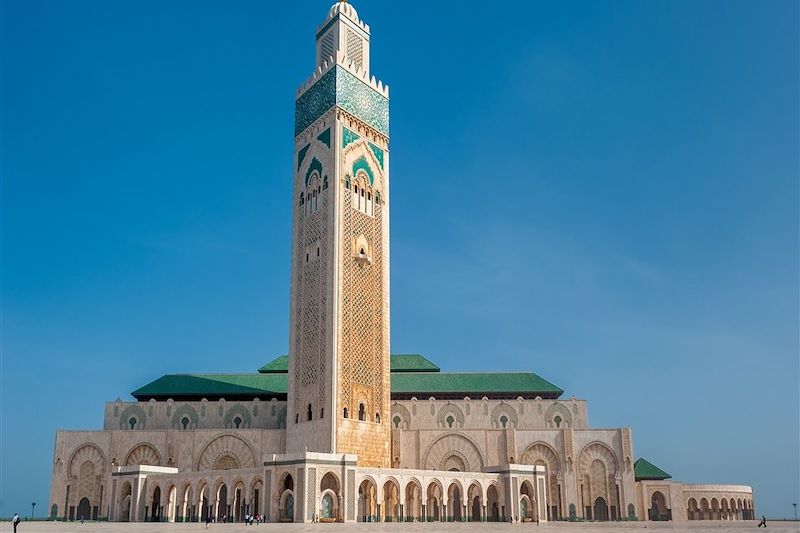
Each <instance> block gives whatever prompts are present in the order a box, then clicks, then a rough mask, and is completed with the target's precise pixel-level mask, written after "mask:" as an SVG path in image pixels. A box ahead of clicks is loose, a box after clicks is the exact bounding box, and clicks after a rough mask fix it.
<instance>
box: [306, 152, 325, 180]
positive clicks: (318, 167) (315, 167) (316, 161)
mask: <svg viewBox="0 0 800 533" xmlns="http://www.w3.org/2000/svg"><path fill="white" fill-rule="evenodd" d="M315 170H316V171H317V172H319V175H320V176H322V163H320V162H319V159H317V158H316V157H315V158H314V159H312V160H311V164H310V165H308V170H306V186H308V180H309V179H310V178H311V173H312V172H314V171H315Z"/></svg>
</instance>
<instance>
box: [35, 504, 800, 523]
mask: <svg viewBox="0 0 800 533" xmlns="http://www.w3.org/2000/svg"><path fill="white" fill-rule="evenodd" d="M34 509H36V502H33V503H32V504H31V520H33V510H34ZM795 514H797V513H795Z"/></svg>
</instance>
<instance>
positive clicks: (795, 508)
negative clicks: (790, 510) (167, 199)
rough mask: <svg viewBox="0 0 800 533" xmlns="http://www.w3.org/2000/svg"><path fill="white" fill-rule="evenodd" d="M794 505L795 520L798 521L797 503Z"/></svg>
mask: <svg viewBox="0 0 800 533" xmlns="http://www.w3.org/2000/svg"><path fill="white" fill-rule="evenodd" d="M792 507H794V521H795V522H797V504H796V503H793V504H792Z"/></svg>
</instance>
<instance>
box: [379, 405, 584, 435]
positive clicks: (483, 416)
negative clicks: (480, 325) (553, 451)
mask: <svg viewBox="0 0 800 533" xmlns="http://www.w3.org/2000/svg"><path fill="white" fill-rule="evenodd" d="M396 417H397V418H399V427H400V429H442V428H451V429H503V421H502V419H503V417H505V424H506V427H509V428H518V429H545V428H548V429H560V428H575V429H586V428H588V427H589V416H588V409H587V403H586V401H585V400H578V399H574V398H573V399H570V400H541V399H539V400H526V399H523V398H518V399H516V400H489V399H486V398H483V399H481V398H478V399H472V398H464V399H463V400H437V399H435V398H419V399H416V400H415V399H411V400H393V401H392V427H395V426H396V425H397V424H398V420H397V419H396ZM556 417H558V420H557V419H556Z"/></svg>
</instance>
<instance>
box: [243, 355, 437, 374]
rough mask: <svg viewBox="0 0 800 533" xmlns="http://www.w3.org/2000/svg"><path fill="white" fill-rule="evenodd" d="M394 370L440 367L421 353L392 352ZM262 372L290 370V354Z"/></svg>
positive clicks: (260, 370)
mask: <svg viewBox="0 0 800 533" xmlns="http://www.w3.org/2000/svg"><path fill="white" fill-rule="evenodd" d="M390 364H391V368H392V372H439V370H440V369H439V367H438V366H436V365H435V364H433V363H432V362H431V361H430V360H429V359H428V358H426V357H424V356H422V355H420V354H392V356H391V363H390ZM258 371H259V372H260V373H261V374H281V373H283V374H285V373H287V372H289V356H288V355H281V356H279V357H276V358H275V359H273V360H272V361H270V362H269V363H267V364H266V365H264V366H262V367H261V368H259V369H258Z"/></svg>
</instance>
